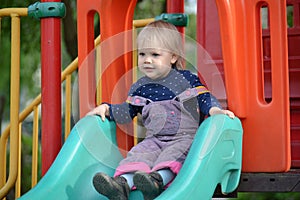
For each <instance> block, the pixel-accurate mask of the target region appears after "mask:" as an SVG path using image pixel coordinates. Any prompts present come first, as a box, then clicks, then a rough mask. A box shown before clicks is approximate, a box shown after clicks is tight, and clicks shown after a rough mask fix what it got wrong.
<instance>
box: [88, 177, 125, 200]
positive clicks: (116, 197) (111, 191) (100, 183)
mask: <svg viewBox="0 0 300 200" xmlns="http://www.w3.org/2000/svg"><path fill="white" fill-rule="evenodd" d="M93 185H94V187H95V189H96V190H97V192H99V193H100V194H103V195H104V196H106V197H107V198H109V199H110V200H127V199H128V197H129V192H130V188H129V186H128V184H127V181H126V179H125V178H124V177H121V176H117V177H114V178H112V177H110V176H108V175H107V174H104V173H102V172H100V173H97V174H96V175H95V176H94V178H93Z"/></svg>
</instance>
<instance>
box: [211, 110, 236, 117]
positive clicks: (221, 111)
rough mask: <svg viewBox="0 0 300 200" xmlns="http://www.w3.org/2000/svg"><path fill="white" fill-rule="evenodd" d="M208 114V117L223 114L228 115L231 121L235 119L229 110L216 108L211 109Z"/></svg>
mask: <svg viewBox="0 0 300 200" xmlns="http://www.w3.org/2000/svg"><path fill="white" fill-rule="evenodd" d="M209 114H210V115H217V114H224V115H228V116H229V117H230V118H232V119H233V118H234V117H235V115H234V113H233V112H232V111H230V110H223V109H220V108H218V107H212V108H211V109H210V110H209Z"/></svg>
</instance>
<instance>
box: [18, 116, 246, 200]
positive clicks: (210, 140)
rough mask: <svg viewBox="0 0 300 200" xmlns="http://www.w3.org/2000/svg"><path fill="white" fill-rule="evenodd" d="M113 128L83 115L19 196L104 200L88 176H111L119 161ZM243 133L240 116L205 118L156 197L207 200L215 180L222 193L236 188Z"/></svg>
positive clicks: (133, 194) (30, 199)
mask: <svg viewBox="0 0 300 200" xmlns="http://www.w3.org/2000/svg"><path fill="white" fill-rule="evenodd" d="M115 130H116V127H115V123H114V122H111V121H108V120H105V122H102V121H101V120H100V118H99V117H97V116H88V117H85V118H83V119H81V120H80V121H79V122H78V123H77V124H76V126H75V127H74V128H73V129H72V131H71V133H70V135H69V137H68V139H67V141H66V142H65V144H64V145H63V147H62V149H61V151H60V152H59V154H58V156H57V158H56V160H55V161H54V163H53V165H52V166H51V167H50V169H49V170H48V172H47V173H46V174H45V176H44V177H43V178H42V179H41V180H40V181H39V182H38V184H37V185H36V186H35V187H34V188H32V189H31V190H30V191H28V192H27V193H26V194H24V195H23V196H21V197H20V198H19V199H20V200H35V199H38V200H39V199H44V200H47V199H49V200H50V199H51V200H52V199H60V200H64V199H72V200H76V199H78V200H79V199H80V200H81V199H91V200H93V199H95V200H96V199H97V200H98V199H107V198H106V197H104V196H102V195H100V194H98V193H97V192H96V190H95V189H94V187H93V185H92V178H93V176H94V174H95V173H97V172H99V171H102V172H106V173H107V174H109V175H113V173H114V170H115V168H116V167H117V165H118V163H119V161H120V160H121V159H122V155H121V154H120V152H119V150H118V148H117V145H116V136H115ZM242 132H243V131H242V126H241V123H240V120H239V119H238V118H235V119H230V118H229V117H228V116H226V115H215V116H212V117H209V118H207V119H206V120H205V121H204V122H203V123H202V124H201V126H200V128H199V129H198V131H197V135H196V137H195V140H194V142H193V145H192V147H191V149H190V152H189V154H188V157H187V159H186V161H185V163H184V165H183V167H182V169H181V171H180V173H179V174H178V176H177V177H176V179H175V180H174V181H173V183H172V184H171V186H170V187H169V188H168V189H167V190H165V191H164V192H163V193H162V194H161V195H160V196H159V197H157V198H156V199H165V200H169V199H178V200H182V199H189V200H190V199H199V198H200V197H201V198H200V199H201V200H206V199H211V198H212V196H213V193H214V190H215V188H216V186H217V185H218V184H221V189H222V192H223V193H230V192H232V191H234V190H235V189H236V188H237V186H238V183H239V178H240V172H241V157H242ZM129 199H132V200H139V199H141V200H142V199H143V196H142V193H141V192H140V191H134V192H131V193H130V197H129Z"/></svg>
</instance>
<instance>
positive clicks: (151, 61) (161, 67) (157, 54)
mask: <svg viewBox="0 0 300 200" xmlns="http://www.w3.org/2000/svg"><path fill="white" fill-rule="evenodd" d="M176 61H177V56H176V55H174V54H171V53H170V52H167V51H164V50H160V49H155V48H150V49H140V50H139V51H138V67H139V69H140V71H141V72H142V73H144V74H145V75H146V76H147V77H149V78H151V79H153V80H154V79H161V78H164V77H166V76H167V75H168V74H169V72H170V70H171V69H172V64H174V63H175V62H176Z"/></svg>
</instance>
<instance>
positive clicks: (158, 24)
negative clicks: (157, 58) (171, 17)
mask: <svg viewBox="0 0 300 200" xmlns="http://www.w3.org/2000/svg"><path fill="white" fill-rule="evenodd" d="M137 47H138V49H147V48H155V49H157V48H158V49H161V50H165V51H168V52H170V53H172V54H175V55H176V56H177V57H178V59H177V61H176V63H175V64H174V65H173V67H175V68H177V69H182V68H183V63H184V59H183V57H184V51H183V43H182V37H181V34H180V32H178V30H177V28H176V27H175V26H174V25H173V24H170V23H168V22H165V21H154V22H151V23H149V24H148V25H147V26H145V27H144V28H143V29H142V30H141V32H140V33H139V35H138V37H137Z"/></svg>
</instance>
